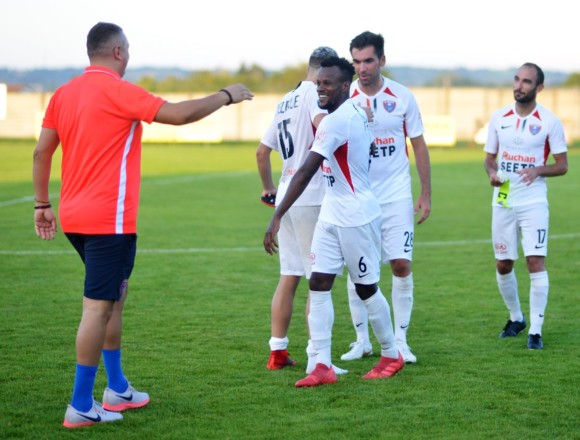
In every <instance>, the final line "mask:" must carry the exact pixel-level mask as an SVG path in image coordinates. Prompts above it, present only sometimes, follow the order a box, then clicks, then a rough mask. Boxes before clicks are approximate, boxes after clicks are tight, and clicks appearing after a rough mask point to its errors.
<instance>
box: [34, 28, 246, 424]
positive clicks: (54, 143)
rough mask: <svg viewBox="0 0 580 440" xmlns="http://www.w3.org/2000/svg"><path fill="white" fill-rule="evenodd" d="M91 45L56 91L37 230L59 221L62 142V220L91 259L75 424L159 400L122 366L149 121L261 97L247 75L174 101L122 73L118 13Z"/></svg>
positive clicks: (42, 162) (72, 410) (123, 42)
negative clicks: (54, 190) (55, 183)
mask: <svg viewBox="0 0 580 440" xmlns="http://www.w3.org/2000/svg"><path fill="white" fill-rule="evenodd" d="M87 53H88V56H89V61H90V65H89V67H87V68H86V69H85V71H84V73H83V74H82V75H80V76H78V77H77V78H75V79H73V80H71V81H70V82H69V83H67V84H65V85H64V86H62V87H61V88H59V89H58V90H57V91H56V92H55V94H54V96H53V97H52V98H51V100H50V103H49V105H48V108H47V110H46V114H45V117H44V121H43V124H42V130H41V133H40V137H39V140H38V144H37V146H36V149H35V151H34V163H33V182H34V195H35V207H34V209H35V211H34V224H35V229H36V234H37V235H38V236H39V237H41V238H42V239H44V240H51V239H53V238H54V236H55V233H56V230H57V227H56V216H55V214H54V212H53V210H52V206H51V204H50V200H49V198H48V184H49V180H50V170H51V163H52V156H53V154H54V152H55V151H56V148H57V147H58V145H59V144H60V145H61V146H62V176H61V178H62V188H61V197H60V206H59V216H60V223H61V227H62V230H63V232H64V233H65V234H66V236H67V238H68V239H69V240H70V242H71V243H72V245H73V246H74V247H75V249H76V250H77V252H78V253H79V255H80V257H81V259H82V261H83V263H84V265H85V291H84V298H83V313H82V318H81V322H80V325H79V328H78V333H77V340H76V355H77V365H76V374H75V384H74V388H73V395H72V400H71V403H70V405H69V406H68V408H67V411H66V414H65V418H64V423H63V425H64V426H66V427H67V428H77V427H81V426H87V425H92V424H95V423H99V422H111V421H115V420H120V419H122V418H123V417H122V415H121V414H120V413H119V412H118V411H123V410H126V409H131V408H139V407H142V406H145V405H146V404H147V403H149V400H150V399H149V395H148V394H147V393H144V392H139V391H137V390H135V388H133V387H132V386H131V384H130V383H129V382H128V381H127V379H126V378H125V375H124V374H123V370H122V367H121V329H122V312H123V304H124V302H125V299H126V297H127V292H128V280H129V276H130V275H131V271H132V270H133V264H134V261H135V253H136V242H137V229H136V227H137V211H138V207H139V187H140V181H141V175H140V162H141V135H142V130H143V128H142V125H141V121H145V122H147V123H152V122H159V123H162V124H171V125H183V124H188V123H191V122H195V121H198V120H200V119H202V118H204V117H206V116H208V115H210V114H211V113H213V112H215V111H216V110H218V109H220V108H221V107H223V106H224V105H229V104H232V103H239V102H242V101H245V100H251V99H252V98H253V94H252V93H251V92H250V91H249V90H248V89H247V88H246V87H245V86H244V85H243V84H235V85H231V86H229V87H226V88H225V89H222V90H220V91H219V92H216V93H214V94H212V95H209V96H207V97H205V98H201V99H193V100H188V101H182V102H179V103H169V102H166V101H165V100H164V99H162V98H159V97H156V96H153V95H152V94H150V93H149V92H147V91H146V90H144V89H142V88H141V87H138V86H136V85H134V84H131V83H129V82H127V81H124V80H122V77H123V75H124V74H125V69H126V68H127V63H128V62H129V43H128V41H127V37H126V36H125V34H124V33H123V30H122V29H121V28H120V27H119V26H117V25H115V24H112V23H97V24H96V25H95V26H94V27H93V28H92V29H91V30H90V31H89V34H88V36H87ZM101 353H102V354H103V360H104V364H105V370H106V372H107V381H108V384H107V388H106V389H105V392H104V394H103V404H102V405H101V404H100V403H99V402H96V401H95V400H94V399H93V388H94V383H95V377H96V373H97V367H98V363H99V360H100V357H101Z"/></svg>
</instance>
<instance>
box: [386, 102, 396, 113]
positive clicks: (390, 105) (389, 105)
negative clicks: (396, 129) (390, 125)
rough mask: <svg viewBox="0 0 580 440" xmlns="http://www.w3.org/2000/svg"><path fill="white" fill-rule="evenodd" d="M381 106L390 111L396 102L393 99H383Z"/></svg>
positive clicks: (393, 108)
mask: <svg viewBox="0 0 580 440" xmlns="http://www.w3.org/2000/svg"><path fill="white" fill-rule="evenodd" d="M383 107H384V108H385V110H386V111H388V112H389V113H392V112H393V110H395V107H397V103H396V102H395V101H383Z"/></svg>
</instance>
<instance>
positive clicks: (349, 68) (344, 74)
mask: <svg viewBox="0 0 580 440" xmlns="http://www.w3.org/2000/svg"><path fill="white" fill-rule="evenodd" d="M334 66H336V67H338V68H339V69H340V72H341V80H342V81H348V82H349V83H351V82H352V79H353V77H354V67H353V65H352V64H351V63H349V62H348V61H347V60H346V59H345V58H338V57H329V58H326V59H324V60H322V62H321V63H320V67H334Z"/></svg>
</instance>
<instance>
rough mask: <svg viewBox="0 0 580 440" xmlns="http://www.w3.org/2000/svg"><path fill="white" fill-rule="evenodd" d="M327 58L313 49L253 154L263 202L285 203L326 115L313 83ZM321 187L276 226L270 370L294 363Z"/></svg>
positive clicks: (323, 50)
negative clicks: (278, 168) (275, 165)
mask: <svg viewBox="0 0 580 440" xmlns="http://www.w3.org/2000/svg"><path fill="white" fill-rule="evenodd" d="M330 56H335V57H336V56H337V54H336V51H335V50H334V49H331V48H329V47H318V48H316V49H315V50H314V51H313V52H312V54H311V55H310V59H309V61H308V71H307V75H306V80H304V81H301V82H300V84H298V86H297V87H296V88H295V89H294V90H292V91H290V92H289V93H287V94H286V95H285V96H284V97H283V98H282V99H281V100H280V102H279V103H278V105H277V107H276V113H275V115H274V118H273V120H272V123H271V124H270V126H269V128H268V130H267V131H266V133H265V135H264V137H263V138H262V140H261V142H260V144H259V145H258V149H257V151H256V160H257V163H258V171H259V173H260V178H261V180H262V188H263V191H262V197H264V196H268V195H275V196H276V199H277V200H278V201H280V200H282V199H283V198H284V195H285V194H286V190H287V188H288V185H289V184H290V181H291V180H292V177H293V176H294V175H295V174H296V171H297V170H298V168H299V167H300V165H302V163H303V162H304V159H305V158H306V156H307V154H308V151H309V149H310V147H311V146H312V142H313V141H314V134H315V132H316V127H318V125H319V124H320V121H321V120H322V118H323V117H324V116H325V115H326V114H327V113H328V112H327V111H326V110H323V109H321V108H320V107H319V106H318V94H317V93H316V84H315V81H316V78H317V74H318V69H319V68H320V63H321V61H322V60H324V59H325V58H328V57H330ZM272 150H275V151H277V152H278V153H279V154H280V157H281V159H282V173H281V174H282V175H281V177H280V181H279V184H278V188H277V189H276V187H275V185H274V181H273V179H272V166H271V161H270V153H271V152H272ZM325 188H326V182H324V178H323V177H322V171H321V170H319V171H318V172H317V173H316V174H314V176H313V177H312V179H311V180H310V183H309V184H308V186H307V187H306V189H305V190H304V192H303V193H302V195H301V196H300V197H299V198H298V200H296V202H295V203H294V204H293V205H292V207H291V208H290V209H289V210H288V212H287V214H286V215H285V216H284V217H283V218H282V222H281V224H280V231H279V233H278V240H279V244H280V248H279V253H280V280H279V282H278V286H277V287H276V291H275V292H274V296H273V298H272V307H271V313H272V316H271V327H272V335H271V338H270V341H269V344H270V358H269V359H268V363H267V368H268V369H270V370H278V369H281V368H284V367H287V366H292V365H295V364H296V362H295V361H294V360H292V359H291V358H290V357H289V354H288V343H289V341H288V328H289V327H290V321H291V318H292V309H293V307H292V306H293V302H294V296H295V294H296V289H297V288H298V285H299V283H300V280H301V279H302V277H305V278H306V279H309V278H310V273H311V266H310V246H311V244H312V235H313V233H314V226H315V225H316V221H317V220H318V214H319V212H320V204H321V203H322V198H323V197H324V192H325ZM345 372H346V371H345Z"/></svg>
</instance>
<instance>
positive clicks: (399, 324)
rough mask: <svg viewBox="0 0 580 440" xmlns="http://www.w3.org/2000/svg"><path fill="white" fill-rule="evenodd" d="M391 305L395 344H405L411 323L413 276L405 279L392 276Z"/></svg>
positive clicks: (410, 275)
mask: <svg viewBox="0 0 580 440" xmlns="http://www.w3.org/2000/svg"><path fill="white" fill-rule="evenodd" d="M391 299H392V303H393V317H394V318H395V340H396V341H397V343H401V344H407V330H408V329H409V324H410V323H411V312H412V310H413V274H412V273H410V274H409V275H407V276H406V277H396V276H394V275H393V288H392V292H391Z"/></svg>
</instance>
